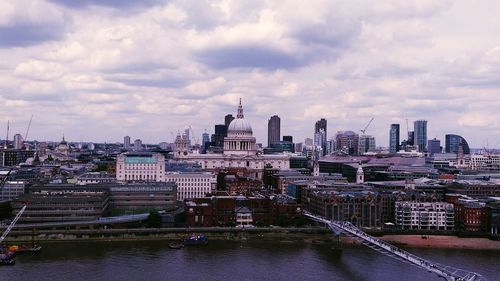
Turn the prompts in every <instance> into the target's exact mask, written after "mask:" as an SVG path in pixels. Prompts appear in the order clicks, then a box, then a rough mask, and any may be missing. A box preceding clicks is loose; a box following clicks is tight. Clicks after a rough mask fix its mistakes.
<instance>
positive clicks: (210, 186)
mask: <svg viewBox="0 0 500 281" xmlns="http://www.w3.org/2000/svg"><path fill="white" fill-rule="evenodd" d="M165 180H166V181H167V182H175V183H176V184H177V200H179V201H184V199H192V198H200V197H205V196H206V195H207V194H208V193H212V192H213V191H215V188H216V185H217V178H216V176H215V174H212V173H167V174H166V175H165Z"/></svg>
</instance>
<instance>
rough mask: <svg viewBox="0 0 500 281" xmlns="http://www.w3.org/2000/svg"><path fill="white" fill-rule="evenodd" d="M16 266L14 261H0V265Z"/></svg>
mask: <svg viewBox="0 0 500 281" xmlns="http://www.w3.org/2000/svg"><path fill="white" fill-rule="evenodd" d="M14 264H16V261H15V260H14V259H6V260H3V259H0V265H14Z"/></svg>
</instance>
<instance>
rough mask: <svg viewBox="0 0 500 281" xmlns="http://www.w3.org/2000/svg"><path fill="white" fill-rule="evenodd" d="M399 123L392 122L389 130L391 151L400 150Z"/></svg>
mask: <svg viewBox="0 0 500 281" xmlns="http://www.w3.org/2000/svg"><path fill="white" fill-rule="evenodd" d="M399 144H400V142H399V124H391V129H390V130H389V152H391V153H397V152H398V151H399Z"/></svg>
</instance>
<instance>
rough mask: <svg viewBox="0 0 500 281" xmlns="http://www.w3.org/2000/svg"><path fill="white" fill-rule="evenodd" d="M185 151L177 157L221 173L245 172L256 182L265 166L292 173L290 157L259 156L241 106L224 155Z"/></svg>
mask: <svg viewBox="0 0 500 281" xmlns="http://www.w3.org/2000/svg"><path fill="white" fill-rule="evenodd" d="M178 152H182V151H181V150H178V151H176V153H175V154H174V157H176V158H178V159H184V160H188V161H195V162H197V163H198V164H200V165H201V167H202V169H205V170H209V171H218V170H221V169H245V170H246V171H248V172H250V173H251V174H252V175H253V176H254V177H255V178H259V179H260V178H262V174H263V171H264V166H265V165H267V164H269V165H271V166H272V167H273V168H275V169H279V170H288V169H290V156H289V155H284V154H283V155H280V154H269V155H262V154H259V153H257V145H256V140H255V137H253V131H252V127H251V126H250V124H249V123H248V122H247V121H246V120H245V119H244V115H243V107H242V105H241V100H240V104H239V106H238V114H237V116H236V118H235V119H234V120H233V121H231V123H230V124H229V126H228V131H227V137H225V138H224V153H223V154H197V153H188V152H186V151H184V152H183V153H178Z"/></svg>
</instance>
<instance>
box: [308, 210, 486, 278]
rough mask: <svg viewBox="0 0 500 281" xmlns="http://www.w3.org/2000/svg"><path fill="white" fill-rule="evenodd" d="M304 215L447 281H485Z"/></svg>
mask: <svg viewBox="0 0 500 281" xmlns="http://www.w3.org/2000/svg"><path fill="white" fill-rule="evenodd" d="M304 215H305V216H306V217H308V218H310V219H311V220H314V221H317V222H320V223H324V224H326V225H327V226H328V227H329V228H330V229H331V230H332V231H333V232H334V233H335V234H336V235H337V236H340V235H341V234H343V235H346V236H348V237H350V238H352V239H354V240H356V241H358V242H360V243H361V244H363V245H365V246H367V247H370V248H372V249H373V250H375V251H377V252H379V253H382V254H384V255H386V256H389V257H392V258H395V259H397V260H400V261H402V262H405V263H408V264H411V265H414V266H417V267H419V268H422V269H424V270H427V271H429V272H432V273H435V274H437V275H438V276H439V277H442V278H444V279H446V280H448V281H487V279H486V278H484V277H483V276H481V275H480V274H478V273H475V272H470V271H466V270H462V269H459V268H454V267H451V266H446V265H443V264H439V263H435V262H432V261H430V260H427V259H424V258H421V257H419V256H416V255H413V254H411V253H409V252H407V251H405V250H402V249H400V248H398V247H396V246H394V245H391V244H389V243H387V242H384V241H382V240H380V239H377V238H375V237H373V236H370V235H368V234H366V233H365V232H363V231H362V230H361V229H359V228H357V227H356V226H354V225H353V224H352V223H350V222H346V221H334V220H327V219H325V218H323V217H320V216H317V215H313V214H311V213H309V212H304Z"/></svg>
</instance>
